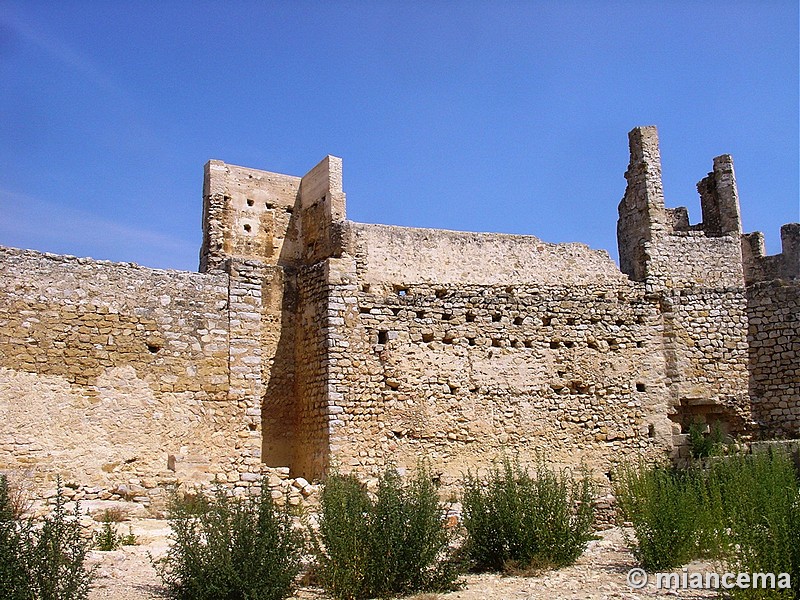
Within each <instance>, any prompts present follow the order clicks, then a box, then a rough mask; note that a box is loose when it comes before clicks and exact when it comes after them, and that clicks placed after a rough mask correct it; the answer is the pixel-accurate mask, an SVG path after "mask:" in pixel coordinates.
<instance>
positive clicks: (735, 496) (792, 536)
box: [708, 451, 800, 600]
mask: <svg viewBox="0 0 800 600" xmlns="http://www.w3.org/2000/svg"><path fill="white" fill-rule="evenodd" d="M708 479H709V480H710V481H712V482H714V483H715V484H716V485H718V486H719V487H720V488H721V489H722V505H723V510H722V514H723V515H724V518H725V520H724V525H725V531H726V532H727V533H728V537H729V540H728V548H729V552H728V553H727V556H726V562H727V563H728V568H729V569H730V570H733V571H737V572H745V573H767V572H769V573H775V574H778V573H789V574H790V577H791V580H792V582H793V583H794V587H795V590H798V591H795V592H794V595H793V594H792V592H790V591H786V590H763V589H760V590H755V589H753V590H740V589H735V590H732V594H731V595H732V596H733V597H734V598H759V599H765V600H766V599H769V598H798V597H800V587H798V585H797V582H800V550H799V549H800V543H798V540H800V481H798V478H797V474H796V473H795V470H794V465H793V464H792V461H791V458H790V457H789V456H788V454H786V453H784V452H780V451H779V452H772V451H770V452H760V453H755V454H751V455H737V456H732V457H730V458H728V459H726V460H724V461H718V462H716V463H714V464H712V465H711V467H710V470H709V474H708Z"/></svg>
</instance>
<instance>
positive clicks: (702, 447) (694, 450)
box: [689, 421, 725, 458]
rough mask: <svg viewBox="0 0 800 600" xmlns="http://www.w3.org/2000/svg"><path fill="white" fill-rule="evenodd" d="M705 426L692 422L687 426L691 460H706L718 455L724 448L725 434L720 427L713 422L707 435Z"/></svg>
mask: <svg viewBox="0 0 800 600" xmlns="http://www.w3.org/2000/svg"><path fill="white" fill-rule="evenodd" d="M705 429H706V425H704V424H703V423H699V422H694V423H692V424H691V425H689V451H690V452H691V454H692V458H706V457H709V456H714V455H716V454H720V453H721V452H722V450H723V448H724V446H725V443H724V442H725V434H724V433H723V432H722V425H721V424H720V422H719V421H715V422H714V424H713V425H712V426H711V429H710V431H709V432H708V434H706V433H705Z"/></svg>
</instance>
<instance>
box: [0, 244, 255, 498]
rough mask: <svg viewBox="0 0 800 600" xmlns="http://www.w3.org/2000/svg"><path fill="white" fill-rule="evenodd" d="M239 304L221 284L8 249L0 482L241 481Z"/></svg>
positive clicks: (2, 282)
mask: <svg viewBox="0 0 800 600" xmlns="http://www.w3.org/2000/svg"><path fill="white" fill-rule="evenodd" d="M229 295H230V290H229V278H228V277H227V276H226V275H222V274H218V275H201V274H196V273H184V272H176V271H159V270H153V269H147V268H143V267H138V266H135V265H128V264H111V263H107V262H99V261H93V260H91V259H76V258H73V257H65V256H52V255H45V254H40V253H38V252H32V251H27V250H16V249H9V248H2V249H0V440H1V441H0V469H15V468H20V469H35V470H36V472H37V475H39V474H42V473H47V472H49V473H63V474H65V476H66V477H68V479H70V480H73V479H74V480H80V483H82V484H86V485H89V484H91V485H97V486H101V487H103V486H112V485H114V484H115V483H120V482H123V483H125V484H128V483H129V481H130V480H133V481H139V482H141V483H142V485H143V486H144V487H153V486H155V484H156V483H157V481H168V480H175V478H176V477H178V478H180V477H184V476H186V477H189V475H191V473H189V472H188V471H187V469H188V470H191V469H193V468H194V467H197V469H198V474H200V475H202V477H204V478H205V479H208V478H210V477H213V475H214V474H215V473H216V474H219V475H220V476H221V477H222V478H224V479H231V478H233V479H232V480H233V481H236V480H237V479H238V473H239V471H241V470H243V469H246V467H245V466H243V464H242V463H243V461H244V460H245V459H244V458H243V453H245V452H246V451H247V439H248V437H249V436H250V434H251V432H250V431H248V425H247V419H246V418H245V414H244V412H245V410H244V408H243V407H242V406H241V405H240V404H239V402H238V401H237V398H238V396H237V394H236V393H233V394H232V393H231V385H230V378H229V369H228V365H229V361H230V351H231V348H232V347H233V348H236V347H237V343H233V346H232V345H231V339H230V336H229V328H230V323H229V313H228V306H229V301H230V298H229ZM234 313H235V314H238V315H239V316H240V317H244V316H245V315H246V314H247V311H246V310H243V309H237V310H236V311H234ZM239 341H240V342H243V341H244V340H243V338H240V340H239ZM251 370H252V371H253V372H254V373H256V374H257V373H258V372H259V371H260V365H256V366H254V367H251ZM240 374H241V375H242V376H243V377H244V375H245V374H244V372H243V371H240ZM231 398H232V399H231ZM256 434H257V435H260V434H258V432H256ZM169 455H174V456H175V460H174V461H172V462H173V464H172V467H173V469H174V470H168V469H167V464H168V456H169ZM255 460H256V462H258V457H257V456H256V457H255ZM257 468H260V467H257ZM137 485H138V484H137Z"/></svg>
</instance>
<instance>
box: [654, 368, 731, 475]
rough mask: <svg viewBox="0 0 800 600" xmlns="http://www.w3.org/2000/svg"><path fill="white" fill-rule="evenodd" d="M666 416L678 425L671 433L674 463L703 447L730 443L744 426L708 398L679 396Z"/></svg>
mask: <svg viewBox="0 0 800 600" xmlns="http://www.w3.org/2000/svg"><path fill="white" fill-rule="evenodd" d="M642 385H643V384H642ZM669 418H670V420H671V421H672V422H673V423H676V424H677V425H678V426H679V428H680V429H679V430H680V433H675V434H673V436H672V443H673V458H674V459H675V460H676V462H678V463H681V462H682V461H686V460H688V459H689V458H691V457H692V456H698V453H702V452H703V447H706V448H708V447H710V446H711V445H712V444H713V443H716V442H720V443H728V442H730V441H731V440H732V439H733V436H735V435H737V434H739V433H741V432H743V431H744V429H745V424H744V422H743V420H742V419H741V417H739V416H738V415H736V414H735V413H734V412H733V411H732V410H731V409H729V408H728V407H726V406H724V405H722V404H721V403H720V402H718V401H716V400H714V399H712V398H682V399H681V401H680V404H679V405H678V407H677V411H676V412H675V413H674V414H671V415H669Z"/></svg>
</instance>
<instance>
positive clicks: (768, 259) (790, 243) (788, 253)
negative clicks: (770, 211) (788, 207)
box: [742, 223, 800, 284]
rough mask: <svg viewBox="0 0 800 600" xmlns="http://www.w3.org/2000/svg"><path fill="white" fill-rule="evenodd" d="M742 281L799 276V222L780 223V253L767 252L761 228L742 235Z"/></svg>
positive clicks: (794, 277)
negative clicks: (771, 253)
mask: <svg viewBox="0 0 800 600" xmlns="http://www.w3.org/2000/svg"><path fill="white" fill-rule="evenodd" d="M742 254H743V256H744V266H745V270H744V275H745V281H746V282H747V283H748V284H750V283H753V282H756V281H769V280H772V279H796V278H800V223H787V224H786V225H783V226H782V227H781V252H780V254H773V255H767V253H766V246H765V244H764V234H763V233H762V232H760V231H755V232H753V233H748V234H745V235H743V236H742Z"/></svg>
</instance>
